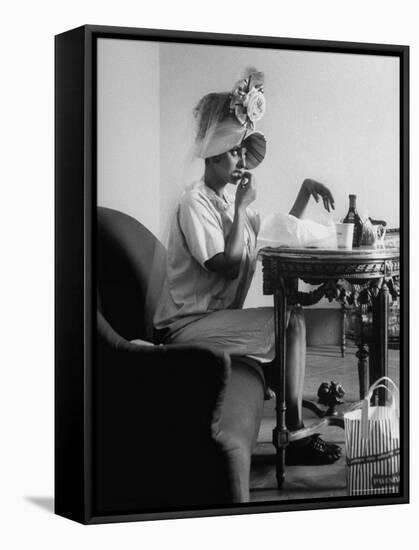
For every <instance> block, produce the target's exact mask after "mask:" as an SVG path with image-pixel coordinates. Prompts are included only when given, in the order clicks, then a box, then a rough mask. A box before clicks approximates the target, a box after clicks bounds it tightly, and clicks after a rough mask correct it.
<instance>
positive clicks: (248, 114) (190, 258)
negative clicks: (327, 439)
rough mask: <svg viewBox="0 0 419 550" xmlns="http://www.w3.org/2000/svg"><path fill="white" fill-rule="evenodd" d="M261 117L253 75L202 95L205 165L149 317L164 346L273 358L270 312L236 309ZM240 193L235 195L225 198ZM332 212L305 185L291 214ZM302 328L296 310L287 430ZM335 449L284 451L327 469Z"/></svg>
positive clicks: (189, 195) (310, 444)
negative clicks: (314, 205) (315, 205)
mask: <svg viewBox="0 0 419 550" xmlns="http://www.w3.org/2000/svg"><path fill="white" fill-rule="evenodd" d="M264 111H265V98H264V95H263V74H262V73H259V72H252V73H250V74H249V75H248V76H247V78H245V79H243V80H242V81H240V82H238V83H237V84H236V87H235V89H234V91H233V92H232V93H212V94H208V95H206V96H205V97H204V98H202V99H201V101H200V102H199V103H198V105H197V107H196V109H195V112H194V114H195V117H196V122H197V135H196V155H197V156H199V157H201V158H203V159H204V160H205V170H204V175H203V177H202V179H201V180H200V181H199V182H197V183H196V184H194V185H193V186H192V187H190V188H189V189H188V190H187V191H186V192H185V193H184V194H183V196H182V198H181V201H180V204H179V206H178V208H177V211H176V215H175V217H174V221H173V224H172V227H171V232H170V237H169V243H168V279H167V285H166V288H165V291H164V292H163V294H162V297H161V301H160V304H159V307H158V310H157V313H156V317H155V327H156V334H157V336H158V338H159V339H160V341H162V342H164V343H174V342H176V343H200V344H204V345H213V346H216V347H217V348H218V349H222V350H224V351H225V352H227V353H229V354H230V355H239V356H246V355H247V356H252V357H256V358H258V359H259V360H260V361H262V362H264V363H265V365H266V369H265V372H266V374H267V376H269V374H270V373H269V362H270V361H272V359H273V358H274V350H275V341H274V313H273V308H270V307H262V308H249V309H242V307H243V303H244V300H245V297H246V294H247V291H248V289H249V285H250V282H251V280H252V276H253V273H254V269H255V263H256V252H255V250H256V240H257V234H258V231H259V226H260V220H259V216H258V215H257V214H256V213H255V212H254V211H253V210H251V208H250V205H251V204H252V203H253V202H254V200H255V198H256V184H255V178H254V175H253V173H252V172H251V170H252V169H253V168H255V167H256V166H257V165H258V164H260V162H261V161H262V160H263V158H264V156H265V151H266V140H265V138H264V136H263V135H262V134H261V133H260V132H256V131H255V130H254V127H255V122H257V121H258V120H259V119H260V118H261V117H262V116H263V113H264ZM229 183H230V184H233V185H234V186H236V193H235V196H234V197H233V196H231V195H230V194H229V193H228V192H227V191H226V186H227V184H229ZM311 196H313V197H314V198H315V200H316V201H318V200H319V197H321V198H322V199H323V203H324V206H325V208H326V209H327V210H328V211H329V210H330V208H334V202H333V197H332V195H331V193H330V191H329V190H328V189H327V188H326V187H325V186H324V185H322V184H320V183H318V182H315V181H314V180H310V179H307V180H305V181H304V182H303V184H302V186H301V189H300V191H299V193H298V196H297V199H296V201H295V203H294V206H293V207H292V209H291V211H290V214H292V215H294V216H296V217H300V216H301V215H302V214H303V212H304V210H305V208H306V206H307V203H308V201H309V199H310V197H311ZM304 371H305V324H304V318H303V316H302V311H301V309H299V308H292V309H290V310H289V316H288V327H287V388H286V392H287V425H288V427H289V429H291V430H295V429H299V428H302V427H303V420H302V395H303V383H304ZM339 456H340V449H339V447H337V446H336V445H329V444H326V443H324V442H323V441H322V440H321V439H320V438H319V437H318V436H315V437H311V438H307V439H305V440H302V441H300V442H298V444H297V443H296V444H293V445H290V446H289V447H288V448H287V463H288V464H297V463H298V464H303V463H304V464H324V463H331V462H333V461H334V460H336V459H337V458H339Z"/></svg>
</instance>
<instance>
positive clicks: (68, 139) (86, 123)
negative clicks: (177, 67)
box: [55, 25, 409, 524]
mask: <svg viewBox="0 0 419 550" xmlns="http://www.w3.org/2000/svg"><path fill="white" fill-rule="evenodd" d="M99 38H109V39H112V38H114V39H126V40H147V41H164V42H173V43H185V44H186V43H189V44H200V45H224V46H239V47H240V46H241V47H253V48H272V49H278V50H280V49H292V50H296V51H297V50H301V51H304V50H310V51H315V52H337V53H339V52H344V53H351V54H367V55H372V56H375V55H377V56H394V57H397V58H398V59H399V61H400V81H399V86H400V220H401V226H400V260H401V278H400V279H401V285H400V286H401V313H400V325H401V328H400V334H401V338H400V364H401V365H402V366H403V368H401V370H400V391H401V411H400V415H401V440H402V442H403V448H402V453H401V491H400V494H398V495H383V496H380V497H357V498H353V497H348V498H330V499H325V500H320V501H312V500H298V501H282V502H280V501H278V502H261V503H243V504H232V505H225V506H197V507H182V506H180V507H179V508H177V509H175V508H173V507H171V508H165V507H164V506H162V507H161V509H153V510H146V509H145V510H139V511H135V510H134V511H132V512H130V513H127V512H121V511H120V510H118V509H114V510H112V511H109V512H108V513H98V511H97V506H96V505H95V490H96V488H95V484H94V481H93V480H94V472H93V468H94V464H93V460H92V453H93V445H94V439H95V433H94V426H95V424H94V415H95V409H94V406H93V405H94V404H93V403H92V391H93V387H92V385H93V379H92V365H93V364H94V361H95V354H96V350H95V345H94V342H95V335H96V314H95V312H96V307H97V298H96V289H95V287H96V283H95V277H96V267H97V266H96V261H95V253H96V249H95V246H96V223H95V220H96V201H97V196H96V185H95V182H96V175H97V167H96V145H97V143H96V131H95V129H96V123H97V120H96V116H97V115H96V86H97V82H96V70H97V64H96V63H97V57H96V44H97V40H98V39H99ZM55 75H56V76H55V136H56V138H55V158H56V165H55V212H56V214H55V235H56V241H55V257H56V264H55V288H56V294H55V296H56V301H55V319H56V333H55V334H56V339H55V512H56V513H57V514H59V515H61V516H64V517H67V518H70V519H72V520H75V521H78V522H81V523H84V524H95V523H110V522H117V521H140V520H152V519H153V520H154V519H164V518H186V517H200V516H216V515H232V514H250V513H252V514H253V513H264V512H277V511H290V510H307V509H320V508H321V509H327V508H337V507H341V508H345V507H353V506H371V505H383V504H385V505H388V504H401V503H407V502H408V501H409V415H408V412H409V391H408V388H409V368H408V366H409V220H408V214H409V47H408V46H403V45H387V44H368V43H352V42H338V41H336V42H335V41H322V40H305V39H291V38H272V37H262V36H244V35H227V34H207V33H198V32H183V31H182V32H181V31H169V30H155V29H137V28H122V27H121V28H120V27H105V26H94V25H86V26H82V27H79V28H77V29H73V30H70V31H68V32H65V33H62V34H59V35H57V36H56V38H55Z"/></svg>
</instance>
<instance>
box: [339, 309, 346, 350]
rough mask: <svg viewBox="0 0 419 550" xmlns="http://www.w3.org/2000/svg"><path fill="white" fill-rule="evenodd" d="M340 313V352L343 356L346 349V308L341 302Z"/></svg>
mask: <svg viewBox="0 0 419 550" xmlns="http://www.w3.org/2000/svg"><path fill="white" fill-rule="evenodd" d="M340 314H341V335H340V353H341V355H342V357H345V351H346V308H345V306H344V305H343V304H342V305H341V307H340Z"/></svg>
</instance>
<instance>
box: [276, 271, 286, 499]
mask: <svg viewBox="0 0 419 550" xmlns="http://www.w3.org/2000/svg"><path fill="white" fill-rule="evenodd" d="M278 286H279V288H277V289H276V290H275V293H274V311H275V363H276V368H277V369H278V370H279V377H278V384H279V387H277V388H275V393H276V396H277V399H276V427H275V429H274V430H273V434H272V435H273V444H274V446H275V448H276V452H277V457H276V479H277V483H278V488H281V486H282V484H283V482H284V479H285V449H286V446H287V445H288V442H289V432H288V429H287V425H286V420H285V415H286V410H287V406H286V401H285V388H286V353H287V352H286V330H287V298H286V292H285V286H284V281H283V280H281V281H280V284H279V285H278Z"/></svg>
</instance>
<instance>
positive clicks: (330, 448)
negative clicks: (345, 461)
mask: <svg viewBox="0 0 419 550" xmlns="http://www.w3.org/2000/svg"><path fill="white" fill-rule="evenodd" d="M341 454H342V450H341V448H340V447H339V446H338V445H335V444H334V443H326V441H323V439H322V438H321V437H320V436H319V434H314V435H312V436H311V437H306V438H304V439H301V440H300V441H295V442H293V443H291V444H290V445H288V447H287V448H286V451H285V464H287V465H288V466H297V465H298V466H303V465H305V466H310V465H311V466H320V465H322V464H333V462H336V460H338V459H339V458H340V456H341Z"/></svg>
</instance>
